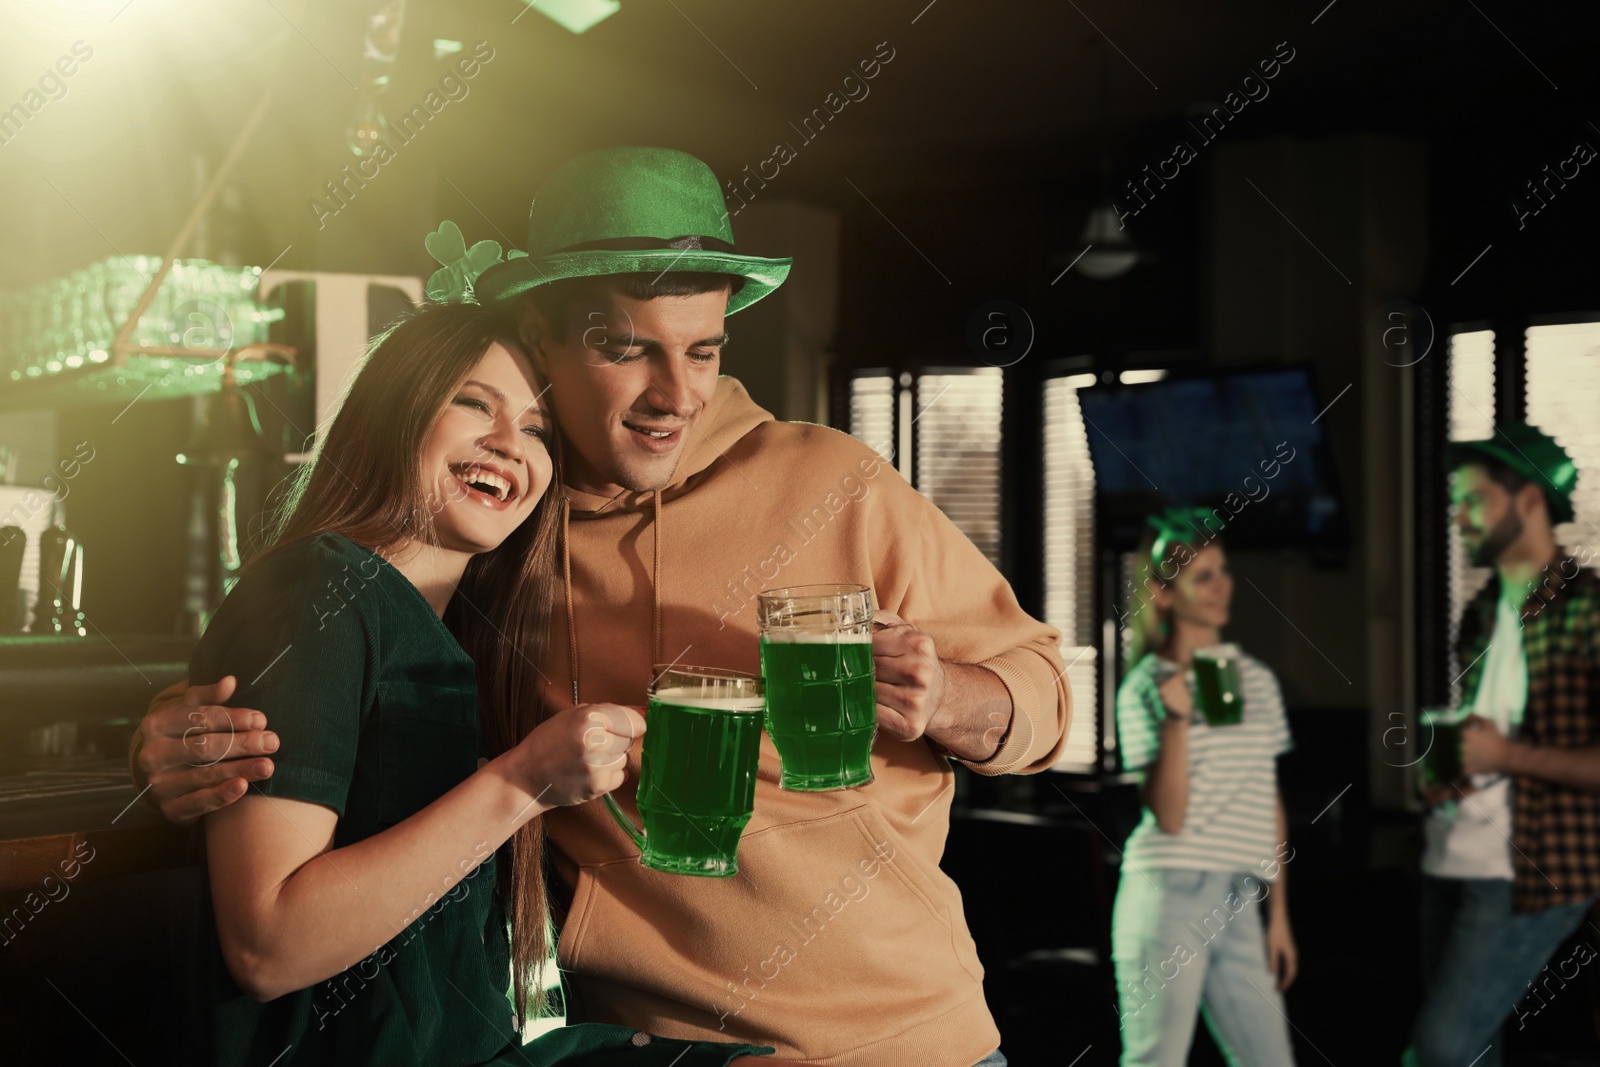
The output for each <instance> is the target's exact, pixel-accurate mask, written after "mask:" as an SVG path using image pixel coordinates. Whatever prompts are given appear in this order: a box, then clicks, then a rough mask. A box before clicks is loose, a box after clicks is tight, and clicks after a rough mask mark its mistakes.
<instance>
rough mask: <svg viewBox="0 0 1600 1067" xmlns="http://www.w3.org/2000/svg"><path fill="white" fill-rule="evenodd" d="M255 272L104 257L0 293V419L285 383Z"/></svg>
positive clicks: (283, 356) (277, 313)
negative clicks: (229, 386)
mask: <svg viewBox="0 0 1600 1067" xmlns="http://www.w3.org/2000/svg"><path fill="white" fill-rule="evenodd" d="M261 275H262V270H261V268H260V267H233V266H224V265H222V264H217V263H210V262H207V261H205V260H198V259H163V258H161V257H157V256H143V255H140V256H113V257H111V258H108V259H106V260H104V261H102V262H99V263H95V264H92V265H91V266H88V267H85V268H82V269H80V270H77V271H74V272H72V274H70V275H68V276H67V277H65V278H61V279H58V280H56V281H52V282H46V283H43V284H40V285H36V286H33V287H32V288H29V289H25V290H20V291H14V292H9V293H0V384H3V386H4V388H0V410H20V409H37V408H51V407H61V406H79V405H83V404H96V403H112V402H115V401H118V400H121V401H122V402H124V403H128V402H132V401H133V400H134V399H136V398H149V399H163V398H168V397H176V396H194V395H197V394H201V393H208V392H216V391H218V390H220V389H222V388H224V379H225V378H226V377H227V376H228V375H227V371H228V368H229V367H230V366H231V367H232V369H233V378H234V380H235V381H236V382H237V383H238V384H241V385H247V384H250V383H252V382H257V381H261V380H263V379H265V378H267V377H270V376H271V375H274V374H278V373H281V372H283V371H284V370H285V369H287V368H288V367H291V366H292V365H293V362H294V355H293V350H292V349H291V348H289V347H288V346H285V345H281V344H273V343H272V342H270V341H269V340H268V331H269V329H270V327H271V325H272V323H274V322H277V321H278V320H280V319H282V317H283V309H282V308H281V307H274V306H272V304H271V303H269V302H267V301H263V300H261V299H260V298H259V297H258V295H257V294H258V292H259V288H260V281H261Z"/></svg>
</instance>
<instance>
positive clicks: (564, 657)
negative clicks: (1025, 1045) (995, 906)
mask: <svg viewBox="0 0 1600 1067" xmlns="http://www.w3.org/2000/svg"><path fill="white" fill-rule="evenodd" d="M528 245H529V255H528V256H525V257H523V256H516V257H514V258H511V259H509V260H507V262H505V263H503V264H499V265H496V266H494V267H491V268H490V269H489V270H488V271H487V272H485V273H484V274H483V275H482V276H481V277H479V278H478V279H477V282H476V285H475V290H476V294H477V298H478V299H479V300H480V301H481V302H482V303H484V304H486V305H494V306H502V307H505V308H506V309H507V311H508V312H509V313H511V314H513V315H514V316H515V317H516V322H517V329H518V333H519V335H520V336H521V338H522V340H523V343H524V344H525V345H526V347H527V349H528V351H529V353H530V355H531V356H532V357H533V359H534V361H535V363H536V364H537V366H538V368H539V370H540V371H541V373H543V374H544V375H545V376H546V377H547V379H548V380H549V382H550V390H549V391H550V403H551V407H552V408H553V409H554V413H555V416H556V421H557V424H558V425H559V427H560V429H561V432H562V440H563V444H564V447H565V449H566V457H567V477H566V483H567V484H566V485H565V486H564V487H562V488H560V489H556V490H552V492H559V493H562V494H563V498H564V504H563V507H564V510H565V521H566V533H565V536H564V537H563V539H562V548H563V552H564V561H565V563H566V572H567V575H568V576H567V578H566V581H565V585H566V588H565V589H564V591H563V592H564V596H563V597H561V598H558V601H557V605H558V606H557V611H556V616H557V617H556V618H555V619H554V620H553V621H552V627H553V632H552V641H551V643H550V648H551V649H552V650H553V651H552V653H551V655H550V656H548V657H547V662H543V663H540V664H538V665H537V670H538V671H539V673H540V675H541V677H542V679H543V680H544V684H545V687H546V688H545V701H546V704H547V706H548V707H550V708H551V709H557V708H562V707H566V706H568V705H569V704H576V703H583V702H587V703H619V704H633V705H637V704H640V703H642V702H643V694H644V692H645V689H646V687H647V685H648V684H649V682H650V679H651V676H652V667H653V665H655V664H665V663H672V662H683V663H695V664H702V665H708V666H718V667H725V668H730V669H734V670H740V671H746V672H750V673H757V672H758V671H759V657H758V641H757V625H756V618H755V615H756V612H755V595H756V593H757V592H759V591H760V590H761V589H764V588H768V587H773V586H779V585H803V584H810V583H831V582H859V583H861V584H864V585H868V586H870V587H871V588H872V590H873V594H874V601H875V603H876V604H877V605H878V607H879V608H880V612H879V615H878V619H877V621H878V622H879V623H880V624H881V626H880V627H879V628H878V629H877V630H876V632H875V633H874V635H873V661H874V668H875V671H876V678H877V700H878V722H879V726H880V729H879V732H878V736H877V738H876V741H875V742H874V744H873V750H872V770H873V775H874V780H873V781H872V782H871V783H870V784H868V785H866V786H862V787H860V788H856V789H849V790H841V791H837V792H821V793H808V792H789V791H784V790H780V789H779V788H778V776H779V760H778V756H777V752H776V750H775V749H774V748H773V747H772V743H771V741H770V739H768V738H765V737H763V739H762V747H761V761H760V769H759V779H758V782H757V789H756V801H755V813H754V815H753V817H752V818H751V820H750V823H749V825H748V827H747V828H746V830H745V832H744V836H743V838H742V839H741V841H740V845H739V868H740V870H739V874H738V875H737V876H735V877H733V878H729V879H699V878H685V877H681V876H674V875H670V874H663V873H660V872H656V871H651V870H647V869H645V868H643V867H641V866H640V865H639V863H638V862H637V856H638V853H637V851H636V850H635V849H634V847H633V845H632V843H631V842H630V841H629V839H628V838H627V837H626V835H624V834H623V833H622V832H621V831H620V830H619V829H618V828H617V827H616V826H615V825H614V824H613V823H612V822H611V820H610V819H609V818H608V817H607V815H606V813H605V811H604V808H603V806H602V805H601V804H599V803H591V804H586V805H581V806H578V807H574V808H570V809H562V810H560V811H556V812H552V813H550V814H549V815H547V816H546V817H545V819H546V828H547V832H548V834H549V841H550V844H551V852H552V854H553V857H554V860H555V867H556V872H557V875H558V878H557V883H558V884H557V885H556V887H555V889H554V895H555V897H556V900H555V905H556V906H555V910H556V918H557V921H558V923H559V924H560V928H561V932H560V943H559V960H560V964H561V967H562V970H563V972H565V974H564V977H565V978H566V981H567V992H568V998H567V1011H568V1017H569V1018H570V1019H572V1020H573V1021H597V1022H612V1023H618V1024H622V1025H628V1026H635V1027H638V1028H640V1029H641V1030H646V1031H649V1032H652V1033H657V1034H662V1035H666V1036H670V1037H683V1038H717V1039H721V1040H742V1041H749V1042H752V1043H760V1044H767V1045H772V1046H774V1047H776V1048H777V1050H778V1061H780V1062H783V1061H789V1062H807V1063H817V1064H829V1065H834V1067H884V1065H897V1064H907V1065H912V1064H914V1065H918V1067H923V1065H929V1064H931V1065H934V1067H972V1065H974V1064H979V1065H982V1067H994V1065H1001V1064H1004V1063H1005V1058H1004V1057H1003V1056H1002V1055H1001V1054H1000V1053H999V1051H998V1046H999V1044H1000V1035H999V1032H998V1030H997V1029H996V1027H995V1024H994V1020H993V1018H992V1016H991V1015H990V1013H989V1010H988V1008H987V1006H986V1005H985V1003H984V1000H983V989H982V974H983V972H982V968H981V966H980V964H979V962H978V957H977V953H976V950H975V948H974V945H973V942H972V938H971V935H970V934H969V933H968V932H967V925H966V921H965V918H964V916H963V913H962V903H961V895H960V892H959V891H958V890H957V888H956V886H955V884H954V883H953V882H952V881H951V880H950V879H949V878H948V877H946V876H945V875H944V873H943V872H942V871H941V870H940V869H939V865H938V864H939V859H940V856H941V854H942V853H943V850H944V843H945V838H946V835H947V833H948V831H949V821H950V801H951V794H952V791H953V786H954V769H953V768H952V766H951V761H952V760H959V761H960V762H962V763H963V764H964V765H966V766H967V767H969V768H970V769H972V770H973V771H975V772H977V773H979V774H988V775H993V774H1004V773H1029V772H1036V771H1040V770H1043V769H1044V768H1046V767H1048V766H1049V765H1050V764H1051V763H1052V762H1054V760H1055V759H1056V757H1057V756H1058V755H1059V753H1060V751H1061V748H1062V745H1063V744H1064V741H1065V736H1066V728H1067V723H1068V719H1069V715H1070V694H1069V691H1068V687H1067V684H1066V681H1065V679H1064V674H1065V670H1064V667H1063V665H1062V662H1061V658H1060V653H1059V647H1060V635H1059V634H1058V633H1057V632H1056V631H1055V630H1054V629H1052V628H1050V627H1048V626H1045V625H1044V624H1042V623H1040V622H1038V621H1036V620H1034V619H1032V618H1030V617H1029V616H1028V615H1027V614H1026V613H1024V612H1023V611H1022V610H1021V608H1020V607H1019V606H1018V604H1017V601H1016V598H1015V596H1014V595H1013V593H1012V591H1011V588H1010V586H1009V585H1008V584H1007V583H1006V581H1005V579H1004V578H1003V577H1001V575H1000V574H999V572H997V571H996V570H995V569H994V567H993V566H992V565H990V563H989V562H988V560H987V559H985V558H984V556H983V555H982V554H981V553H980V552H979V551H978V550H977V548H975V547H974V546H973V545H972V543H971V542H970V541H969V540H968V539H967V538H966V537H965V536H963V535H962V534H961V533H960V531H958V530H957V529H956V528H955V526H954V525H953V524H952V523H951V522H950V521H949V519H947V518H946V517H945V516H944V514H943V513H942V512H941V511H939V509H938V508H936V507H935V506H934V505H933V504H931V503H930V502H929V501H928V500H927V499H926V498H925V497H923V496H922V495H921V494H920V493H918V492H917V491H916V490H914V489H912V488H911V487H910V486H909V485H908V484H907V483H906V482H905V481H904V480H903V479H902V478H901V477H900V476H899V474H898V473H896V471H895V470H894V468H893V466H892V465H890V464H889V463H887V462H885V461H884V459H883V458H882V457H881V456H880V455H879V454H878V453H877V452H874V451H873V450H872V449H870V448H868V447H866V446H865V445H863V444H862V443H860V442H858V441H856V440H855V439H854V438H851V437H849V436H848V435H845V434H842V433H839V432H837V431H834V430H831V429H827V428H825V427H821V426H815V425H811V424H807V423H786V422H779V421H776V420H775V419H774V418H773V417H772V415H770V414H769V413H768V412H766V411H764V410H762V409H761V408H760V407H758V406H757V405H756V404H755V403H754V402H753V401H751V399H750V397H749V396H748V395H747V394H746V392H745V390H744V388H743V387H742V386H741V385H740V384H739V383H738V382H737V381H735V380H733V379H731V378H725V377H720V376H719V375H718V368H719V362H720V357H721V351H722V346H723V344H724V342H725V340H726V333H725V330H724V325H723V323H724V319H725V317H726V316H727V315H731V314H733V313H734V312H736V311H738V310H740V309H742V308H744V307H747V306H749V304H751V303H753V302H754V301H755V300H758V299H760V298H761V297H762V296H765V295H766V294H767V293H769V292H771V291H772V290H773V289H775V288H776V287H777V286H778V285H779V284H781V283H782V281H783V279H784V277H785V276H786V275H787V273H788V270H789V266H790V261H789V260H787V259H762V258H758V257H753V256H746V255H741V254H738V253H736V252H735V251H734V249H733V235H732V229H731V226H730V225H729V222H728V216H727V212H726V209H725V206H724V204H723V202H722V197H721V193H720V191H719V188H718V185H717V181H716V178H715V176H714V175H713V174H712V173H711V170H710V168H708V167H706V165H705V164H704V163H702V162H700V161H699V160H697V159H695V158H694V157H692V156H689V155H686V154H684V153H682V152H675V151H671V150H667V149H658V148H616V149H605V150H601V151H598V152H592V153H589V154H588V155H585V156H581V157H579V158H577V159H574V160H572V161H569V162H568V163H567V164H565V165H564V166H562V167H561V168H559V169H558V170H557V171H556V172H555V173H554V174H553V175H552V176H551V177H550V178H549V180H548V181H547V182H546V184H545V185H544V186H543V187H542V188H541V190H540V192H539V197H538V199H537V200H536V201H535V206H534V209H533V211H532V212H531V213H530V218H529V240H528ZM530 669H534V668H533V667H532V666H531V665H530ZM225 681H226V680H225ZM230 692H231V687H229V688H226V689H218V687H204V688H193V689H188V690H187V691H178V692H177V693H176V695H170V694H164V695H163V697H158V698H157V701H156V703H155V704H154V705H152V708H151V711H150V713H149V714H148V715H147V716H146V718H145V721H144V723H143V724H142V726H141V728H140V732H139V734H138V735H137V737H136V738H135V751H134V755H133V759H134V765H135V772H136V778H143V779H145V780H146V781H148V783H149V797H150V799H151V800H152V802H154V803H155V804H156V805H157V806H158V807H159V809H160V810H161V811H162V812H163V813H164V814H165V815H166V816H167V817H168V818H170V819H172V820H173V821H177V822H182V821H187V820H191V819H194V818H196V817H198V816H199V815H202V814H204V813H205V812H206V811H210V810H214V809H215V808H217V807H220V806H222V805H224V804H227V803H229V802H231V801H232V800H234V799H237V798H238V797H239V796H241V795H243V793H244V792H245V790H246V789H247V788H248V783H249V782H250V781H252V780H259V779H261V778H264V777H267V776H269V775H270V773H271V769H272V768H271V760H270V759H267V758H264V757H266V756H267V755H268V753H270V752H272V751H274V750H275V749H276V739H275V738H274V737H273V736H272V735H271V734H270V733H268V732H267V731H266V730H265V729H264V728H263V727H262V726H261V723H260V713H259V712H256V713H250V712H248V711H242V710H240V709H226V708H223V707H220V706H218V705H222V704H223V703H224V702H225V701H226V699H227V696H228V694H229V693H230ZM195 711H199V712H200V713H201V718H202V719H203V721H204V722H205V723H206V724H207V728H208V729H209V730H213V731H216V732H219V733H227V734H232V738H231V745H232V748H231V753H234V754H237V756H236V758H232V759H229V760H227V761H225V762H222V763H218V764H216V765H215V766H209V767H200V768H196V767H194V766H192V765H190V764H191V762H192V761H190V760H188V753H189V751H190V750H189V749H186V748H185V744H186V741H185V736H184V735H185V733H186V731H189V730H190V728H191V727H192V726H193V721H192V720H191V719H190V713H192V712H195ZM193 740H194V738H193V736H192V735H191V736H190V738H189V739H188V742H187V743H190V744H192V742H193ZM215 747H216V746H213V748H215ZM637 761H638V754H637V751H635V752H633V753H631V754H630V762H631V766H630V771H632V772H633V774H631V775H630V777H633V780H634V781H637V777H636V773H637V769H638V763H637ZM624 804H625V805H628V804H631V798H626V799H624Z"/></svg>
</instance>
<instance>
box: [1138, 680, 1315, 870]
mask: <svg viewBox="0 0 1600 1067" xmlns="http://www.w3.org/2000/svg"><path fill="white" fill-rule="evenodd" d="M1178 669H1179V668H1178V665H1177V664H1176V663H1173V662H1172V661H1170V660H1166V659H1162V658H1161V657H1159V656H1157V655H1156V654H1155V653H1153V652H1152V653H1149V654H1147V655H1146V656H1145V657H1144V659H1142V660H1140V661H1139V662H1138V663H1136V664H1134V666H1133V668H1132V669H1131V670H1130V671H1128V676H1127V677H1126V678H1124V679H1123V681H1122V685H1121V687H1120V688H1119V689H1118V690H1117V736H1118V743H1119V744H1120V745H1121V746H1122V765H1123V767H1124V768H1125V769H1126V770H1130V771H1138V770H1144V769H1145V768H1146V767H1147V766H1149V764H1150V763H1151V762H1152V761H1153V760H1154V759H1155V758H1156V756H1157V755H1159V754H1160V751H1161V720H1162V718H1163V717H1164V716H1165V715H1166V708H1165V707H1163V705H1162V703H1161V694H1160V692H1159V690H1160V687H1161V683H1162V682H1165V681H1166V680H1167V679H1168V678H1170V677H1172V675H1173V674H1175V673H1176V672H1177V671H1178ZM1239 688H1240V690H1241V691H1242V695H1243V697H1244V710H1243V713H1242V715H1241V716H1240V721H1239V722H1238V723H1235V724H1233V725H1230V726H1211V725H1209V724H1208V723H1207V722H1206V721H1205V719H1204V718H1203V717H1202V716H1201V715H1200V714H1199V713H1198V712H1195V713H1194V714H1193V715H1192V716H1191V717H1190V726H1189V804H1188V808H1187V810H1186V813H1185V816H1184V820H1183V828H1182V830H1180V831H1179V832H1178V833H1175V834H1169V833H1167V832H1165V831H1164V830H1162V829H1161V827H1160V826H1159V825H1158V824H1157V823H1156V816H1155V812H1153V811H1151V810H1150V809H1149V808H1145V809H1144V817H1143V818H1142V819H1141V820H1140V822H1139V825H1138V826H1137V827H1135V828H1134V831H1133V833H1132V834H1130V835H1128V843H1127V845H1125V846H1124V856H1125V862H1127V863H1128V864H1129V865H1130V869H1133V870H1137V869H1139V868H1140V867H1150V868H1163V867H1177V868H1187V869H1191V870H1203V871H1248V872H1251V873H1254V874H1258V875H1260V876H1261V877H1262V878H1263V879H1264V880H1266V881H1271V880H1272V879H1271V878H1267V877H1266V875H1265V874H1264V873H1263V871H1264V870H1265V869H1267V868H1265V867H1264V865H1265V864H1271V863H1274V862H1275V861H1276V860H1279V859H1281V858H1282V856H1281V855H1280V854H1279V852H1278V845H1279V844H1280V842H1279V841H1278V776H1277V769H1278V768H1277V757H1278V756H1279V755H1280V754H1281V753H1283V752H1287V751H1288V750H1289V748H1290V739H1289V721H1288V719H1287V718H1286V717H1285V715H1284V711H1283V694H1282V692H1281V691H1280V690H1279V688H1278V679H1277V678H1276V677H1274V676H1273V673H1272V671H1271V670H1270V669H1269V668H1268V667H1267V666H1266V664H1264V663H1262V662H1261V661H1260V660H1258V659H1255V658H1253V657H1251V656H1248V655H1244V656H1240V658H1239ZM1270 869H1271V870H1272V871H1273V872H1274V875H1275V873H1276V867H1275V866H1274V867H1272V868H1270Z"/></svg>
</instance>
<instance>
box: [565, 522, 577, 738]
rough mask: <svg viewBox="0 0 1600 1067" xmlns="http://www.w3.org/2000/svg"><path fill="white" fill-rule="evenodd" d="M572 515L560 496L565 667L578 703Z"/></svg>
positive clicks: (573, 695)
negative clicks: (565, 620) (573, 606)
mask: <svg viewBox="0 0 1600 1067" xmlns="http://www.w3.org/2000/svg"><path fill="white" fill-rule="evenodd" d="M571 516H572V498H571V497H562V498H561V579H562V583H561V584H562V587H563V588H564V589H565V590H566V594H567V669H568V670H569V671H571V673H572V704H573V706H574V707H576V706H577V704H578V622H577V616H576V615H574V614H573V611H572V545H571V543H570V537H569V536H568V530H569V529H570V524H569V523H568V519H569V518H570V517H571Z"/></svg>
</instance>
